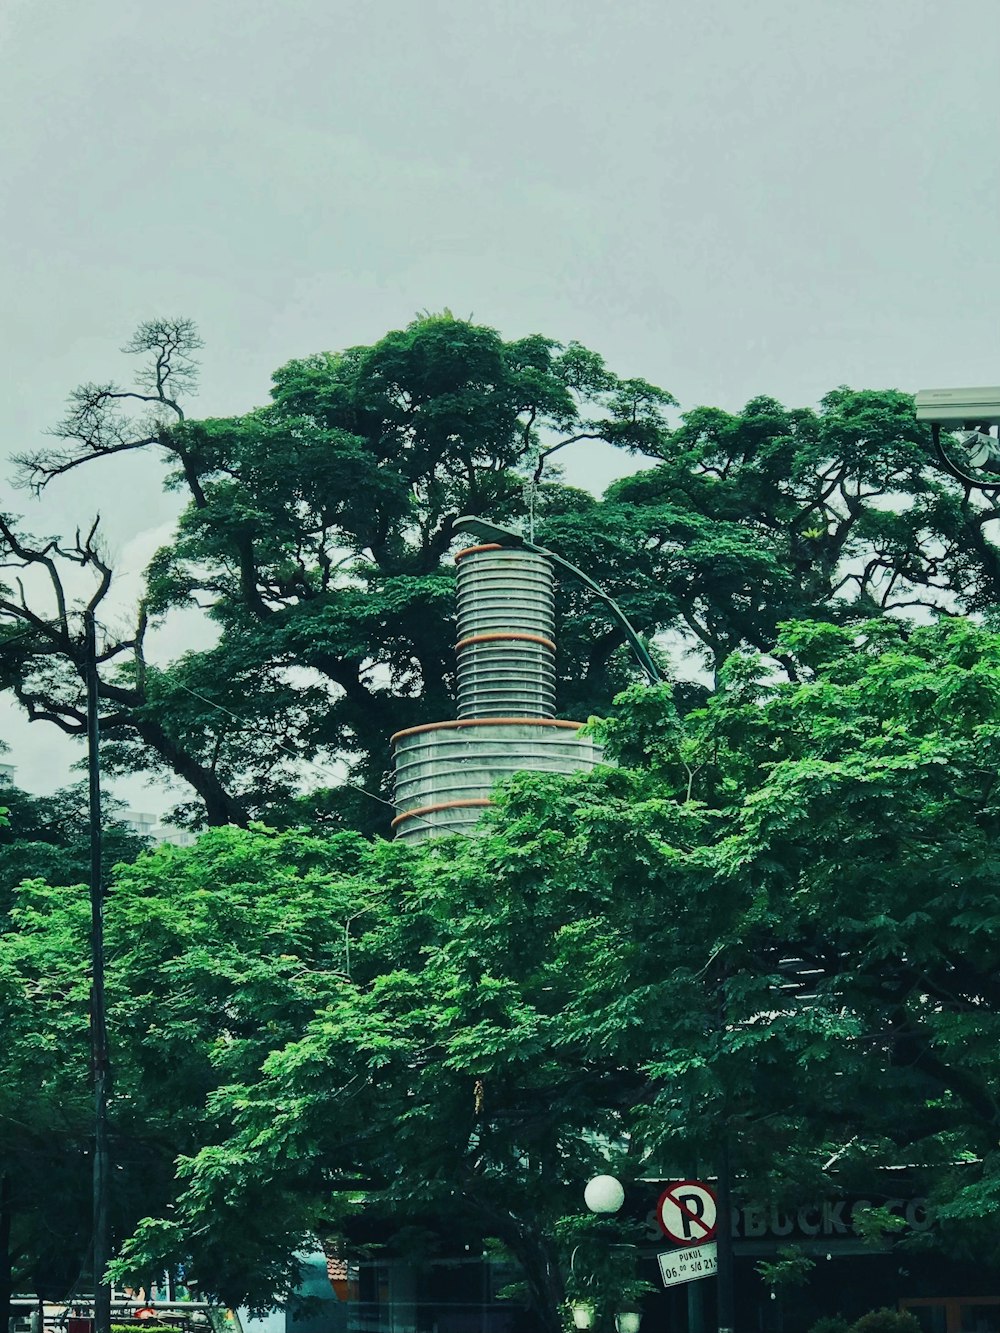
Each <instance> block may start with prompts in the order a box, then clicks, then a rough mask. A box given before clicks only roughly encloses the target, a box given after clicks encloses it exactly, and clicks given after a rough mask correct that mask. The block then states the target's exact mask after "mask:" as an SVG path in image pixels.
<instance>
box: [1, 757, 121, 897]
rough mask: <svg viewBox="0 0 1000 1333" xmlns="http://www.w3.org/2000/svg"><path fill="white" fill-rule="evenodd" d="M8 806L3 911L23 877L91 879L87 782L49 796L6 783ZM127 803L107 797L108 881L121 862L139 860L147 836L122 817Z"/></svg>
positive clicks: (104, 847)
mask: <svg viewBox="0 0 1000 1333" xmlns="http://www.w3.org/2000/svg"><path fill="white" fill-rule="evenodd" d="M0 800H2V801H3V803H4V805H5V806H6V807H7V811H8V821H7V824H6V826H0V913H3V912H6V910H7V908H8V907H9V905H10V903H11V901H12V897H13V892H14V889H15V888H16V887H17V885H18V884H20V883H21V881H22V880H25V879H40V880H44V881H45V883H47V884H51V885H56V886H62V885H69V884H82V883H85V882H86V881H87V880H88V879H89V876H90V816H89V807H88V797H87V785H86V783H85V782H82V783H77V784H76V785H75V786H72V787H64V788H62V789H61V790H59V791H56V792H53V793H52V794H51V795H49V796H36V795H34V794H33V793H31V792H26V791H23V790H22V789H21V788H20V787H17V786H15V785H14V784H13V783H9V784H6V785H4V786H2V787H0ZM122 805H123V803H122V802H120V801H114V800H110V799H109V798H108V797H107V796H105V798H104V802H103V806H104V819H105V823H104V828H103V830H102V855H103V865H104V878H105V883H109V882H110V881H111V880H112V878H113V871H114V867H115V866H116V865H118V864H119V863H120V862H129V861H134V860H135V858H136V857H137V856H138V855H139V853H140V852H141V851H142V850H143V849H144V848H145V846H146V845H147V839H145V838H143V837H141V836H140V835H139V834H137V833H135V832H133V830H132V829H131V828H130V827H129V826H128V825H127V824H125V823H124V822H123V821H122V820H121V818H120V817H118V816H120V814H121V810H122Z"/></svg>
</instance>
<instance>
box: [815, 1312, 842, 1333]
mask: <svg viewBox="0 0 1000 1333" xmlns="http://www.w3.org/2000/svg"><path fill="white" fill-rule="evenodd" d="M848 1328H849V1325H848V1323H847V1320H846V1319H845V1318H844V1316H843V1315H842V1314H831V1315H824V1317H823V1318H822V1319H817V1320H816V1322H815V1324H813V1326H812V1328H811V1329H810V1330H809V1333H848Z"/></svg>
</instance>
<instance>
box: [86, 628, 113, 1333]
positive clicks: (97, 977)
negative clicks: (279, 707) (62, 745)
mask: <svg viewBox="0 0 1000 1333" xmlns="http://www.w3.org/2000/svg"><path fill="white" fill-rule="evenodd" d="M84 632H85V663H86V680H87V774H88V778H89V788H90V962H91V983H90V1063H91V1073H92V1076H93V1080H94V1180H93V1209H94V1214H93V1226H94V1248H93V1260H94V1333H111V1286H110V1284H109V1283H107V1282H105V1281H104V1280H103V1279H104V1271H105V1269H106V1268H107V1266H108V1261H109V1259H110V1258H111V1255H110V1211H109V1207H108V1202H109V1200H108V1187H109V1184H110V1170H109V1162H108V1075H109V1072H110V1069H109V1060H108V1027H107V1016H106V1014H105V1008H104V877H103V871H102V867H101V766H100V757H99V754H98V742H99V739H100V737H99V730H98V706H99V704H98V678H97V626H96V624H95V622H94V613H93V611H87V612H86V613H85V615H84Z"/></svg>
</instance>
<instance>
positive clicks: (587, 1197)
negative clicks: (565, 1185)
mask: <svg viewBox="0 0 1000 1333" xmlns="http://www.w3.org/2000/svg"><path fill="white" fill-rule="evenodd" d="M583 1201H584V1203H585V1204H586V1205H587V1207H588V1209H589V1210H590V1211H591V1212H592V1213H596V1214H597V1215H598V1216H604V1217H612V1216H614V1214H615V1213H617V1212H618V1211H619V1210H620V1208H621V1206H622V1204H623V1203H624V1202H625V1188H624V1186H623V1185H622V1183H621V1181H620V1180H617V1179H616V1178H615V1177H614V1176H607V1175H601V1176H594V1177H593V1178H592V1179H591V1180H588V1181H587V1185H586V1188H585V1189H584V1191H583ZM625 1248H632V1247H631V1246H627V1247H625ZM578 1249H579V1246H577V1249H575V1250H574V1251H573V1254H572V1257H571V1258H570V1271H571V1272H572V1271H573V1269H574V1267H575V1264H576V1254H577V1250H578ZM570 1311H571V1313H572V1315H573V1324H574V1326H575V1327H576V1328H580V1329H589V1328H592V1327H593V1324H594V1303H593V1302H592V1301H587V1300H576V1301H574V1302H573V1303H572V1304H571V1306H570ZM641 1323H642V1315H641V1314H640V1312H639V1311H638V1310H619V1311H617V1312H616V1314H615V1328H616V1330H617V1333H639V1326H640V1324H641Z"/></svg>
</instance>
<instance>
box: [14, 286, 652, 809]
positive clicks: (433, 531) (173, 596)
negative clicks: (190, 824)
mask: <svg viewBox="0 0 1000 1333" xmlns="http://www.w3.org/2000/svg"><path fill="white" fill-rule="evenodd" d="M197 346H198V343H197V335H196V334H195V332H194V330H193V328H192V327H191V326H190V325H189V324H187V323H185V322H184V321H161V322H159V323H156V324H151V325H147V326H143V328H142V329H141V330H140V331H139V334H138V335H137V337H136V339H135V340H133V342H132V343H131V344H130V345H129V348H128V349H127V350H129V351H132V352H139V353H142V354H144V355H148V356H149V357H150V358H151V367H150V368H149V369H148V371H147V373H146V374H145V376H144V378H143V380H142V382H141V383H140V385H139V387H138V389H136V390H123V389H120V388H119V387H117V386H115V385H112V384H106V385H94V384H91V385H85V386H82V387H81V388H80V389H79V390H78V391H77V392H76V394H75V395H74V396H73V399H72V400H71V404H70V412H69V414H68V416H67V418H66V419H65V421H64V422H63V423H62V425H61V426H60V428H59V433H60V434H61V435H62V437H63V440H64V442H65V443H64V445H62V446H60V447H58V448H57V449H55V450H54V451H51V450H50V451H47V452H45V453H43V454H41V455H35V456H32V457H29V458H27V459H25V460H23V462H24V464H25V467H26V468H27V470H28V473H29V475H30V476H31V477H32V478H33V479H34V480H35V482H36V483H37V484H44V483H45V482H47V481H49V480H51V479H52V478H53V477H56V476H59V475H62V474H64V473H66V472H67V471H70V470H71V469H74V468H76V467H78V466H80V465H82V464H84V463H92V462H94V461H95V460H99V459H102V458H105V457H107V456H108V455H109V454H115V453H119V452H121V451H123V450H128V449H136V448H146V447H156V448H158V449H160V450H161V451H163V452H164V454H165V456H166V458H167V460H168V462H169V463H170V464H171V465H173V469H174V470H173V471H172V472H171V474H170V477H169V480H168V484H170V485H176V486H179V487H182V488H185V489H186V490H187V492H188V494H189V496H190V504H189V507H188V509H187V510H186V511H185V513H184V515H183V517H182V520H181V524H180V531H179V534H178V537H177V540H176V541H175V542H172V543H171V545H170V547H169V548H166V549H164V550H163V551H162V552H161V553H160V554H159V555H158V556H157V557H156V558H155V559H154V561H153V563H152V566H151V568H150V571H149V587H148V596H147V598H146V601H145V603H144V607H143V611H142V614H141V616H140V623H139V627H138V628H137V630H136V633H135V635H134V636H133V637H132V638H130V639H129V640H128V641H127V642H122V643H113V642H108V643H105V644H104V645H103V646H102V656H103V659H104V661H105V663H106V664H107V666H108V668H109V670H108V671H106V672H105V673H104V679H103V680H102V687H101V693H102V697H103V698H104V699H105V700H106V703H107V706H108V709H109V714H108V716H107V718H106V719H105V720H104V725H103V728H102V731H103V734H104V735H105V736H106V737H107V738H108V743H107V744H106V746H105V751H106V754H107V757H108V759H109V761H111V762H113V763H114V764H116V765H117V766H118V767H119V768H123V769H133V768H139V769H142V770H144V771H150V770H151V771H154V772H155V771H158V770H160V771H164V772H167V773H170V774H174V775H178V776H181V777H183V778H185V779H186V780H187V781H189V782H191V783H192V785H193V786H194V787H195V790H196V792H197V793H198V796H199V798H200V801H201V803H202V805H203V807H204V810H205V812H206V814H207V818H208V821H209V823H226V822H236V823H246V821H247V818H248V817H249V816H250V815H251V814H252V813H254V812H257V811H260V810H262V809H267V810H268V811H269V813H270V816H271V818H272V819H274V818H279V817H280V816H281V814H282V807H283V806H284V805H287V803H288V801H289V798H290V796H291V794H292V792H293V790H294V787H295V783H296V781H297V773H296V770H295V763H294V761H295V760H296V759H297V758H300V757H302V756H305V757H310V756H314V755H316V754H327V755H339V756H342V757H345V758H346V759H347V760H349V761H350V762H351V763H353V764H354V765H355V767H356V772H357V777H358V778H359V780H360V783H361V785H363V786H364V787H366V788H368V789H369V790H370V791H372V792H373V793H374V794H375V795H376V797H378V796H383V797H384V795H385V782H384V770H385V768H386V750H387V737H388V735H389V734H390V733H391V732H392V731H394V730H396V729H397V728H399V727H401V726H404V725H406V724H409V723H414V722H420V721H423V720H427V719H431V718H435V717H440V716H447V715H448V714H449V712H450V710H451V702H450V696H449V691H450V683H451V673H452V665H453V654H452V647H451V645H452V642H453V630H452V625H451V621H452V614H453V613H452V597H451V582H452V576H453V567H452V566H451V564H450V562H449V561H446V560H445V557H446V556H447V555H448V553H449V550H450V549H451V548H452V547H453V545H454V542H453V537H454V520H455V519H456V517H457V516H458V515H459V514H461V513H463V512H469V511H479V512H482V513H488V514H490V515H491V516H492V517H494V518H498V519H517V518H518V517H519V516H521V515H522V514H524V513H525V511H526V507H527V506H526V500H525V497H524V486H525V482H526V480H527V479H528V478H529V476H530V474H531V472H532V471H533V469H535V468H536V467H539V466H540V463H541V459H542V456H543V455H545V454H548V453H551V452H553V451H555V450H557V449H560V448H562V447H564V446H565V445H568V444H572V443H574V442H576V441H580V440H584V439H590V440H607V441H611V442H612V443H614V444H615V445H617V446H619V447H622V448H624V449H629V450H633V451H636V450H642V451H646V452H649V451H653V452H655V451H656V450H657V449H658V447H659V442H660V441H661V440H662V439H664V438H665V437H666V433H667V428H666V421H665V417H664V412H665V409H666V408H667V407H668V406H670V405H671V404H672V403H673V399H672V398H671V396H670V395H669V394H668V393H666V392H665V391H664V390H661V389H658V388H656V387H655V386H653V385H650V384H648V383H646V382H645V381H643V380H639V379H621V378H619V377H618V376H616V375H614V374H612V373H611V372H610V371H609V370H608V369H607V368H606V367H605V365H604V363H603V362H602V360H601V359H600V357H599V356H597V355H596V354H595V353H592V352H589V351H587V350H586V349H585V348H582V347H580V346H579V345H577V344H570V345H569V346H565V347H564V346H561V345H559V344H557V343H555V342H553V341H552V340H551V339H548V338H543V337H541V336H531V337H527V338H522V339H517V340H513V341H504V340H503V339H502V338H501V337H500V336H499V335H498V334H497V333H495V332H494V331H493V330H492V329H488V328H483V327H480V326H476V325H473V324H471V323H469V322H467V321H463V320H458V319H455V318H454V317H452V316H451V315H450V314H448V313H446V314H444V315H435V316H430V315H428V316H425V317H422V318H420V319H418V320H416V321H415V322H414V323H413V324H412V325H410V326H409V327H408V328H407V329H405V330H402V331H399V332H394V333H390V334H388V335H387V336H386V337H385V338H383V339H382V340H381V341H380V342H378V343H376V344H375V345H374V346H372V347H358V348H352V349H349V350H347V351H345V352H342V353H337V354H333V353H327V354H322V355H317V356H313V357H308V358H305V359H303V360H298V361H293V362H291V363H289V364H288V365H287V366H285V367H283V368H282V369H280V370H279V371H278V372H277V373H276V374H275V376H274V385H273V390H272V401H271V402H270V403H269V404H268V405H267V406H266V407H263V408H259V409H256V410H254V411H251V412H248V413H246V414H244V415H242V416H240V417H235V418H228V419H225V420H208V421H201V422H192V421H189V420H187V419H185V417H184V414H183V409H182V407H181V404H180V397H179V393H178V388H181V389H183V388H185V387H188V383H189V381H190V376H191V374H192V373H193V355H194V352H195V350H196V348H197ZM133 408H134V409H136V410H137V411H138V416H132V417H130V416H128V414H127V413H128V410H129V409H133ZM533 503H535V507H536V508H537V509H538V511H539V512H540V513H544V512H548V511H561V510H567V509H573V508H575V507H579V506H580V505H581V504H586V503H588V499H587V497H585V496H580V495H578V494H577V493H574V492H570V491H567V490H565V489H564V488H561V487H559V486H545V487H544V488H542V490H541V491H540V492H539V494H538V496H537V499H536V501H535V502H533ZM0 534H2V536H3V538H4V541H5V542H6V545H7V547H8V549H9V553H10V560H9V563H13V564H18V563H20V564H25V563H27V564H33V565H35V566H39V567H43V568H44V571H45V573H46V575H47V576H48V577H49V578H50V579H51V580H53V581H54V583H55V584H56V587H55V590H54V596H55V600H56V603H57V604H58V605H59V606H62V604H63V602H64V601H65V598H64V597H63V598H62V601H60V598H61V597H62V594H61V591H60V588H59V586H58V584H59V578H58V574H57V573H56V572H54V566H55V564H56V556H57V555H58V554H59V550H58V549H55V550H53V549H52V548H51V547H49V546H44V545H42V546H40V545H38V544H37V543H35V544H32V543H30V542H29V541H27V540H26V539H23V538H21V537H20V536H19V534H18V533H17V532H16V531H15V529H14V527H13V525H11V524H10V523H9V522H7V523H5V525H4V526H3V527H2V528H0ZM63 554H64V557H65V558H67V559H74V558H75V559H76V560H77V562H78V563H79V562H80V561H81V560H82V561H83V562H84V563H89V564H90V565H91V567H92V568H93V570H94V571H95V573H97V574H99V575H100V576H101V577H102V578H103V577H104V572H103V571H104V566H102V564H101V558H100V555H99V551H98V550H97V548H96V545H95V544H94V543H93V542H87V541H85V542H83V543H81V542H80V541H79V540H78V542H77V544H76V547H72V548H67V549H66V551H65V552H64V553H63ZM96 595H97V594H95V596H96ZM179 605H183V606H188V605H198V606H201V607H203V608H205V609H206V610H207V611H208V613H209V614H210V615H211V616H212V617H213V618H214V620H215V621H216V622H217V623H218V625H219V627H220V630H221V639H220V642H219V644H218V646H217V647H216V648H214V649H211V650H209V651H207V652H204V653H197V654H189V655H187V656H186V657H185V658H184V659H182V660H181V661H180V662H178V663H176V664H174V665H173V666H172V667H171V668H170V669H168V670H157V669H154V668H153V667H152V666H151V665H148V664H147V663H146V662H145V659H144V654H143V649H142V643H143V638H144V632H145V625H146V623H147V620H146V618H147V616H154V617H155V616H158V615H161V614H163V613H165V612H166V611H168V610H169V609H170V608H171V607H175V606H179ZM0 612H2V613H5V614H6V617H7V618H8V622H9V625H10V626H11V628H12V629H16V634H15V633H11V634H10V635H9V636H8V639H7V645H9V654H5V656H6V658H7V662H8V672H7V682H6V683H8V684H9V685H10V686H11V687H15V688H16V689H17V692H18V696H19V698H21V700H22V702H23V703H24V704H25V705H26V706H27V707H28V708H29V709H32V710H34V713H35V714H36V715H44V716H47V717H49V718H50V719H62V720H63V722H64V723H67V724H69V725H70V726H74V727H75V726H76V725H78V721H79V719H78V712H79V676H80V662H79V654H80V651H81V649H80V645H79V644H78V643H77V642H76V638H75V637H74V636H73V635H72V633H71V632H70V631H69V629H68V627H67V625H66V621H65V615H62V616H60V615H59V614H57V615H56V616H55V618H54V622H53V619H52V618H51V617H49V616H47V615H41V616H39V615H36V616H34V618H31V616H30V615H29V614H28V613H27V611H26V608H25V607H24V606H23V605H22V604H21V603H20V602H19V600H18V599H17V598H16V597H8V598H6V599H4V600H3V601H0ZM26 620H27V627H26V626H25V621H26ZM26 628H27V632H26ZM15 638H16V640H17V642H16V643H15ZM7 645H5V646H7ZM53 649H55V654H54V652H53ZM610 651H611V648H610V647H609V653H610ZM58 663H62V664H63V666H64V670H63V671H62V672H61V673H60V671H59V669H58ZM619 677H620V678H619V683H624V681H625V680H626V679H627V676H621V675H620V673H619ZM606 702H609V700H607V701H606ZM338 785H339V784H338ZM349 799H350V798H348V800H349ZM342 803H343V802H341V804H342ZM356 804H357V803H355V808H356ZM325 812H326V814H327V815H328V817H329V818H335V817H336V816H337V814H338V802H336V801H333V802H330V801H327V802H326V806H325ZM300 814H301V812H300V811H299V810H298V809H296V810H295V811H294V816H295V817H296V818H298V817H300ZM373 819H374V820H375V821H376V822H377V823H379V824H380V825H382V826H384V824H385V807H383V808H382V810H381V811H378V807H377V802H371V803H370V808H369V813H368V818H367V821H366V822H367V823H368V824H371V823H372V822H373Z"/></svg>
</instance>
